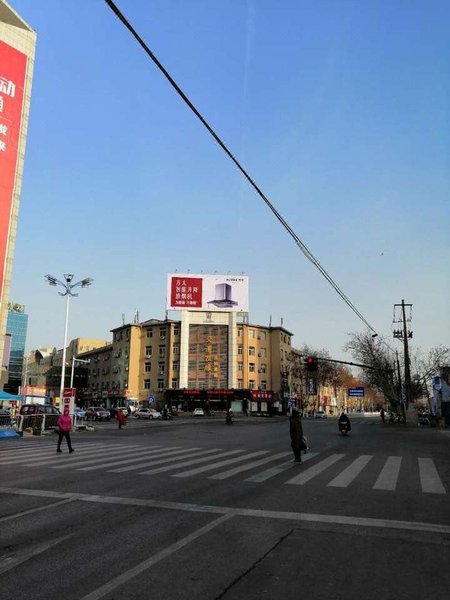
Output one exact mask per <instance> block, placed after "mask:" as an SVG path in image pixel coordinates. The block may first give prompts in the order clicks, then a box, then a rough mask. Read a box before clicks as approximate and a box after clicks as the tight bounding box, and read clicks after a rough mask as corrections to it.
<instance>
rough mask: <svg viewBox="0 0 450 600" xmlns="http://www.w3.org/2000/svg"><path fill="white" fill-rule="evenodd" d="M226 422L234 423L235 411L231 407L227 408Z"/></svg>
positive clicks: (228, 423)
mask: <svg viewBox="0 0 450 600" xmlns="http://www.w3.org/2000/svg"><path fill="white" fill-rule="evenodd" d="M225 423H226V424H227V425H233V411H232V410H231V408H229V409H228V410H227V414H226V417H225Z"/></svg>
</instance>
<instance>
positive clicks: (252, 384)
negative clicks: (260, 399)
mask: <svg viewBox="0 0 450 600" xmlns="http://www.w3.org/2000/svg"><path fill="white" fill-rule="evenodd" d="M248 389H249V390H254V389H255V381H254V379H249V382H248Z"/></svg>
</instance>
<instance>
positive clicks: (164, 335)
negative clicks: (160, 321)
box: [159, 328, 166, 340]
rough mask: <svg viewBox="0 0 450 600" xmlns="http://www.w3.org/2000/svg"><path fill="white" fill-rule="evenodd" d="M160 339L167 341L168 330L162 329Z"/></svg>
mask: <svg viewBox="0 0 450 600" xmlns="http://www.w3.org/2000/svg"><path fill="white" fill-rule="evenodd" d="M159 339H160V340H165V339H166V330H165V328H164V329H163V328H161V329H160V330H159Z"/></svg>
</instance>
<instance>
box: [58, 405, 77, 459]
mask: <svg viewBox="0 0 450 600" xmlns="http://www.w3.org/2000/svg"><path fill="white" fill-rule="evenodd" d="M57 426H58V436H59V437H58V446H57V448H56V452H62V450H61V442H62V440H63V438H66V441H67V446H68V447H69V452H70V454H72V452H73V448H72V442H71V439H70V430H71V429H72V417H71V416H70V414H69V407H65V408H64V414H62V415H59V417H58V421H57Z"/></svg>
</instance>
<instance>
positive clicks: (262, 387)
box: [261, 379, 267, 390]
mask: <svg viewBox="0 0 450 600" xmlns="http://www.w3.org/2000/svg"><path fill="white" fill-rule="evenodd" d="M261 389H262V390H267V381H265V380H264V379H263V380H262V381H261Z"/></svg>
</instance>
